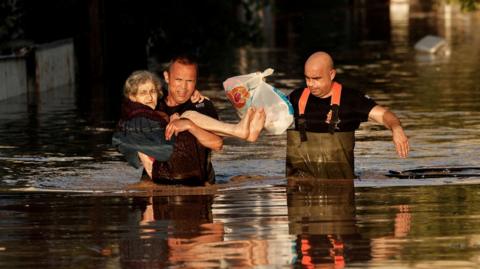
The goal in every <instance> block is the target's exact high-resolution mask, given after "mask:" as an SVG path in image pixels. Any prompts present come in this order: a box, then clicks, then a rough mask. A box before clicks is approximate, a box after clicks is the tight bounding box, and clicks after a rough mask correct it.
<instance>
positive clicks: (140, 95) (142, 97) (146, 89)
mask: <svg viewBox="0 0 480 269" xmlns="http://www.w3.org/2000/svg"><path fill="white" fill-rule="evenodd" d="M128 98H129V99H130V101H133V102H137V103H140V104H143V105H146V106H148V107H150V108H151V109H155V107H157V99H158V91H157V89H155V85H154V84H153V83H152V82H150V81H149V82H146V83H143V84H140V86H138V90H137V93H136V94H131V95H129V96H128Z"/></svg>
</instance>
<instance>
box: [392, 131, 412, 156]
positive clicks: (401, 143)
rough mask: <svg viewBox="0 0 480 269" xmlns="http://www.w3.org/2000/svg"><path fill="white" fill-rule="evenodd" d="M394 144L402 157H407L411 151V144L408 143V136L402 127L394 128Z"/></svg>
mask: <svg viewBox="0 0 480 269" xmlns="http://www.w3.org/2000/svg"><path fill="white" fill-rule="evenodd" d="M392 139H393V144H395V149H396V150H397V154H398V156H399V157H400V158H407V156H408V152H409V151H410V145H409V143H408V137H407V135H405V132H404V131H403V128H402V127H398V128H395V129H393V130H392Z"/></svg>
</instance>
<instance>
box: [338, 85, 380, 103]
mask: <svg viewBox="0 0 480 269" xmlns="http://www.w3.org/2000/svg"><path fill="white" fill-rule="evenodd" d="M342 97H346V98H353V99H359V98H360V99H368V100H372V101H373V99H372V98H371V97H370V96H368V95H367V94H365V93H364V92H363V91H361V90H358V89H354V88H350V87H343V89H342Z"/></svg>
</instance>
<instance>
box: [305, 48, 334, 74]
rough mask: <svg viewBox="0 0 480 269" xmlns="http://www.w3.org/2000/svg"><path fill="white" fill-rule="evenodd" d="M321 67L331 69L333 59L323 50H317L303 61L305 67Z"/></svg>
mask: <svg viewBox="0 0 480 269" xmlns="http://www.w3.org/2000/svg"><path fill="white" fill-rule="evenodd" d="M307 65H308V66H309V67H319V66H321V67H323V68H327V70H331V69H333V60H332V57H331V56H330V55H329V54H328V53H326V52H323V51H317V52H315V53H314V54H312V55H310V57H308V59H307V61H306V62H305V68H306V67H307Z"/></svg>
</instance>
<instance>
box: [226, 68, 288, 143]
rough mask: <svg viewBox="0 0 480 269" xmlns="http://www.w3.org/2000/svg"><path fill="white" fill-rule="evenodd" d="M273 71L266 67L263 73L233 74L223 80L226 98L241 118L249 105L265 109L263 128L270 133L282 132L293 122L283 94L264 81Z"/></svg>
mask: <svg viewBox="0 0 480 269" xmlns="http://www.w3.org/2000/svg"><path fill="white" fill-rule="evenodd" d="M272 73H273V69H271V68H268V69H266V70H265V71H263V73H260V72H257V73H251V74H248V75H242V76H235V77H231V78H228V79H227V80H225V81H224V82H223V88H224V89H225V93H226V94H227V98H228V100H230V102H231V103H232V105H233V106H234V107H235V109H236V110H237V114H238V116H239V117H240V118H243V116H244V115H245V113H246V112H247V109H248V108H249V107H251V106H254V107H263V108H264V109H265V114H266V119H265V130H267V131H268V132H269V133H272V134H281V133H283V132H284V131H285V130H286V129H287V128H288V127H289V126H290V125H291V124H292V122H293V107H292V105H291V104H290V102H289V101H288V99H287V97H286V96H285V94H283V93H282V92H281V91H279V90H278V89H276V88H274V87H272V86H271V85H269V84H268V83H266V82H265V81H264V79H263V78H264V77H266V76H269V75H271V74H272Z"/></svg>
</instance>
